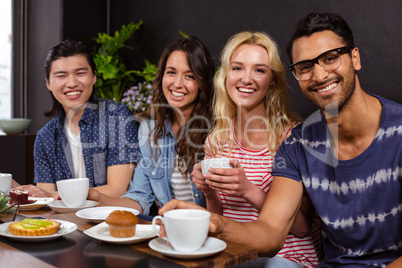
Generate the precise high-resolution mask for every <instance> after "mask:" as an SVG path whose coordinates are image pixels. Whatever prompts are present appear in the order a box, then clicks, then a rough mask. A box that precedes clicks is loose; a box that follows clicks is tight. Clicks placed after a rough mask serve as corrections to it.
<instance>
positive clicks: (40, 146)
mask: <svg viewBox="0 0 402 268" xmlns="http://www.w3.org/2000/svg"><path fill="white" fill-rule="evenodd" d="M45 73H46V86H47V88H48V89H49V92H50V95H51V97H52V100H53V105H52V108H51V110H50V111H48V112H46V113H45V115H47V116H49V117H51V116H55V118H53V119H52V120H51V121H50V122H49V123H47V124H46V125H45V126H44V127H43V128H42V129H40V130H39V132H38V133H37V136H36V140H35V146H34V162H35V178H34V181H35V183H36V184H37V187H36V186H33V185H24V186H20V187H19V189H22V190H27V191H28V192H29V194H30V196H52V197H54V198H56V199H58V198H59V195H58V192H57V189H56V182H57V181H59V180H64V179H72V178H80V177H86V178H88V179H89V183H90V187H96V189H98V190H99V191H100V192H102V193H104V194H106V195H110V196H114V197H120V196H121V195H122V194H124V193H125V192H126V191H127V189H128V186H129V183H130V181H131V179H132V176H133V172H134V165H133V163H135V162H137V146H138V140H137V139H138V136H137V133H138V132H137V131H138V124H137V122H136V120H135V117H134V116H133V114H132V112H131V111H130V110H129V109H128V108H127V107H126V106H125V105H123V104H121V103H118V102H114V101H111V100H103V99H97V98H96V96H95V95H94V91H93V86H94V84H95V82H96V68H95V63H94V60H93V58H92V56H91V54H90V52H89V50H88V48H87V47H86V46H84V45H83V44H82V43H81V42H77V41H72V40H65V41H63V42H61V43H59V44H57V45H56V46H54V47H52V48H51V49H50V51H49V53H48V55H47V57H46V61H45Z"/></svg>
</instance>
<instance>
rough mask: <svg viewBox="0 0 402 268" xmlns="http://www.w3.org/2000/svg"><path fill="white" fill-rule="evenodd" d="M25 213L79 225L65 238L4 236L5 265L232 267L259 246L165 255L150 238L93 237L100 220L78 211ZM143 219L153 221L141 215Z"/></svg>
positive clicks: (0, 242)
mask: <svg viewBox="0 0 402 268" xmlns="http://www.w3.org/2000/svg"><path fill="white" fill-rule="evenodd" d="M25 217H31V218H32V217H43V218H49V219H57V220H64V221H69V222H73V223H75V224H76V225H77V227H78V228H77V230H76V231H74V232H72V233H70V234H67V235H64V236H63V237H61V238H58V239H54V240H50V241H43V242H21V241H15V240H12V239H9V238H7V237H3V236H0V260H1V263H2V265H4V267H18V268H21V267H41V268H42V267H45V268H47V267H61V268H63V267H74V268H80V267H85V268H90V267H97V268H98V267H153V268H157V267H183V266H184V267H228V266H233V265H236V264H239V263H242V262H246V261H250V260H253V259H255V258H257V252H256V251H255V250H253V249H249V248H246V247H244V246H242V245H239V244H234V243H230V242H226V244H227V247H226V249H225V250H224V251H222V252H220V253H217V254H215V255H212V256H209V257H205V258H200V259H191V260H185V259H178V258H171V257H165V256H164V255H162V254H160V253H159V252H156V251H154V250H152V249H151V248H150V247H149V246H148V242H149V240H147V241H144V242H141V243H138V244H130V245H116V244H109V243H106V242H101V241H99V240H97V239H94V238H92V237H89V236H88V235H86V234H84V233H83V231H85V230H87V229H89V228H91V227H93V226H95V225H96V223H91V222H89V221H87V220H85V219H82V218H79V217H77V216H76V215H75V212H69V213H56V212H54V211H52V210H51V209H50V208H47V207H45V208H42V209H39V210H34V211H21V212H20V213H19V215H18V218H17V220H20V219H22V218H25ZM139 223H141V224H150V222H148V221H144V220H141V219H140V222H139ZM6 265H7V266H6ZM2 267H3V266H2Z"/></svg>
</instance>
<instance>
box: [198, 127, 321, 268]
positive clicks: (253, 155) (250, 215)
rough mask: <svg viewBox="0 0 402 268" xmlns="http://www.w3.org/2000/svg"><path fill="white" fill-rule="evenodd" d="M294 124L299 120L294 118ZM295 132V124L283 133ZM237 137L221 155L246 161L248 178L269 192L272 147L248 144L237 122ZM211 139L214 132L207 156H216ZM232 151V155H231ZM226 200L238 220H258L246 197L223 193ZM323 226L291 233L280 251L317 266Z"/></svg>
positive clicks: (226, 211)
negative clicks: (244, 143) (239, 133)
mask: <svg viewBox="0 0 402 268" xmlns="http://www.w3.org/2000/svg"><path fill="white" fill-rule="evenodd" d="M292 124H293V126H295V125H297V124H298V123H297V122H292ZM290 132H291V127H286V128H285V131H284V133H283V135H282V137H283V139H282V141H283V140H284V139H286V138H287V137H288V136H289V135H290ZM230 136H231V139H233V141H234V142H233V148H229V144H228V143H227V142H225V143H224V144H223V145H219V144H218V145H217V146H218V153H219V156H223V157H229V158H231V159H236V160H237V161H239V162H240V164H241V165H242V167H243V169H244V172H245V174H246V176H247V178H248V179H249V180H250V181H251V182H253V183H254V184H255V185H257V186H258V187H260V188H261V189H262V190H264V191H265V192H267V193H268V192H269V189H270V187H271V183H272V175H271V171H272V165H273V161H274V159H273V155H272V154H271V152H270V151H269V149H268V147H267V148H264V149H262V150H260V151H252V150H249V149H246V148H244V147H243V146H242V145H241V144H240V142H239V141H238V140H237V138H236V136H235V135H234V132H233V124H232V129H231V133H230ZM210 147H211V140H210V136H208V138H207V139H206V140H205V156H206V157H207V158H209V157H213V156H211V155H210V152H211V150H210ZM229 153H230V155H229ZM220 197H221V201H222V210H223V215H224V216H225V217H227V218H230V219H232V220H235V221H240V222H250V221H255V220H257V218H258V216H259V212H258V210H257V209H255V208H254V207H253V206H252V205H251V204H249V203H248V202H247V201H246V200H245V199H244V198H242V197H237V196H230V195H227V194H224V193H220ZM320 239H321V237H320V229H319V228H318V227H317V225H314V226H313V228H312V230H311V231H310V234H309V235H308V236H306V237H303V238H298V237H296V236H294V235H292V234H289V235H288V236H287V238H286V241H285V245H284V247H283V248H282V250H281V251H279V253H278V254H277V255H278V256H280V257H284V258H286V259H289V260H292V261H295V262H297V263H299V264H301V265H303V267H315V266H316V265H317V264H318V260H319V259H318V258H319V256H320V255H321V253H320Z"/></svg>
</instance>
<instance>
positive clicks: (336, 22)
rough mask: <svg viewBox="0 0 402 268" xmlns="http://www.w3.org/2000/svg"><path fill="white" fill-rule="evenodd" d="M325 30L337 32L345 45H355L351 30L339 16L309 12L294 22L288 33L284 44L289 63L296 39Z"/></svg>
mask: <svg viewBox="0 0 402 268" xmlns="http://www.w3.org/2000/svg"><path fill="white" fill-rule="evenodd" d="M325 30H329V31H333V32H334V33H335V34H337V35H338V36H339V37H340V38H341V39H342V41H343V42H344V44H345V45H346V46H349V47H351V48H354V47H355V42H354V40H353V33H352V30H351V29H350V27H349V25H348V23H347V22H346V21H345V20H344V19H343V18H342V17H341V16H339V15H336V14H333V13H310V14H308V15H307V16H305V17H303V18H301V19H300V20H299V21H298V22H297V23H296V25H295V26H294V28H293V31H292V33H291V35H290V39H289V42H288V43H287V45H286V53H287V54H288V57H289V61H290V63H293V58H292V47H293V43H294V41H295V40H296V39H298V38H300V37H304V36H311V35H312V34H313V33H316V32H322V31H325Z"/></svg>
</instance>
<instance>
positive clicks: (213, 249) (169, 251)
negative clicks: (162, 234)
mask: <svg viewBox="0 0 402 268" xmlns="http://www.w3.org/2000/svg"><path fill="white" fill-rule="evenodd" d="M148 246H149V247H150V248H152V249H153V250H155V251H157V252H159V253H161V254H163V255H166V256H169V257H174V258H180V259H197V258H203V257H207V256H211V255H213V254H216V253H218V252H221V251H222V250H224V249H225V248H226V243H225V241H223V240H220V239H218V238H215V237H208V238H207V240H206V241H205V243H204V245H202V247H201V248H200V249H199V250H197V251H196V252H190V253H187V252H180V251H176V250H175V249H173V248H172V247H171V246H169V245H168V243H167V242H166V241H165V240H163V239H162V238H159V237H158V238H155V239H152V240H151V241H149V243H148Z"/></svg>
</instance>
